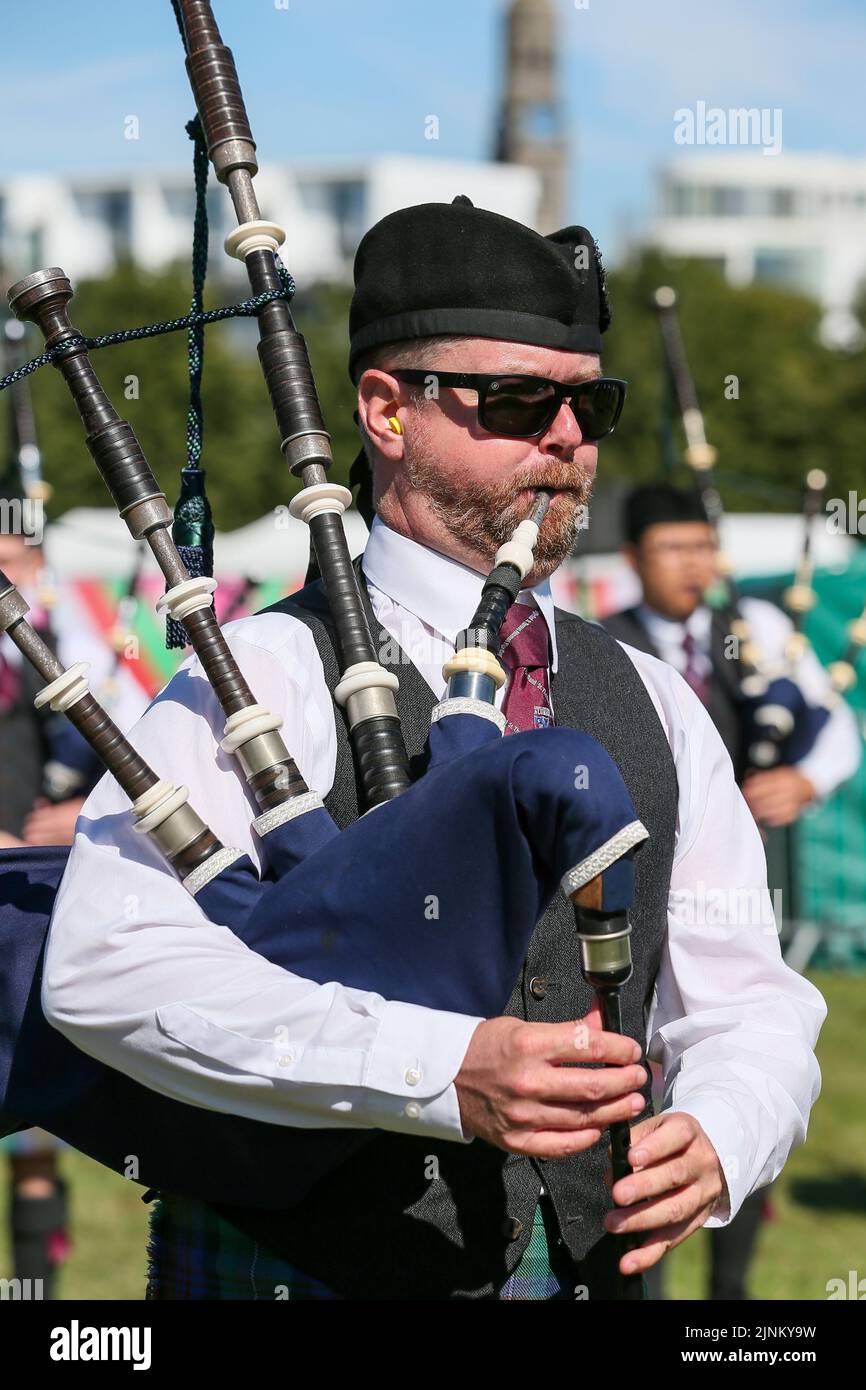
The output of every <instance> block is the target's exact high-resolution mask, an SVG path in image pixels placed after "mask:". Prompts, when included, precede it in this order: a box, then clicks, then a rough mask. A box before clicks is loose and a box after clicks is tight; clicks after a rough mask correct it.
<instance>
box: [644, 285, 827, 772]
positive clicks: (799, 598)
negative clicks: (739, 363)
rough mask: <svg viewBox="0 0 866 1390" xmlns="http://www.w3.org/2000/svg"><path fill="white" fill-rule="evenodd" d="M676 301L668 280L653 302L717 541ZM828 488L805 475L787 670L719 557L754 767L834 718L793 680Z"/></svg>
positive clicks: (793, 756)
mask: <svg viewBox="0 0 866 1390" xmlns="http://www.w3.org/2000/svg"><path fill="white" fill-rule="evenodd" d="M676 298H677V297H676V294H675V292H674V291H673V290H672V289H671V288H670V287H669V286H666V285H665V286H662V287H660V288H659V289H658V290H656V292H655V297H654V304H655V309H656V312H657V314H658V322H659V328H660V331H661V339H662V347H663V351H664V357H665V364H666V368H667V371H668V373H669V376H670V380H671V382H672V383H673V387H674V392H675V395H676V399H677V402H678V405H679V410H680V415H681V417H682V424H683V430H684V433H685V437H686V448H685V452H684V458H685V461H686V463H687V464H688V465H689V467H690V468H691V470H692V473H693V476H694V481H695V487H696V489H697V492H698V494H699V496H700V498H701V502H702V503H703V507H704V511H705V512H706V516H707V520H708V521H709V523H710V525H711V526H712V528H713V530H714V531H715V533H716V536H717V538H718V534H719V530H720V527H721V523H722V520H723V517H724V510H723V507H722V499H721V496H720V495H719V490H718V487H717V485H716V480H715V473H714V468H715V462H716V449H715V447H714V446H713V445H712V444H710V443H709V442H708V441H707V436H706V430H705V427H704V417H703V412H702V410H701V408H700V403H699V401H698V395H697V390H696V388H695V383H694V378H693V377H692V373H691V370H690V368H689V362H688V357H687V355H686V349H685V343H684V341H683V335H682V330H681V328H680V322H679V316H678V314H677V308H676ZM823 486H824V477H823V474H820V476H819V470H815V476H814V477H813V478H812V480H811V484H810V482H809V480H808V479H807V485H806V491H805V501H804V515H805V520H806V527H805V533H804V534H805V540H804V556H803V558H802V560H801V563H800V566H799V568H798V576H797V579H796V582H795V584H794V586H792V588H791V589H789V590H788V591H787V597H788V598H789V599H790V601H791V602H790V604H789V606H790V607H791V611H792V614H795V615H796V616H795V632H794V633H793V634H792V640H791V642H790V643H789V650H788V652H787V653H786V658H787V659H786V664H785V666H784V669H770V667H769V665H768V664H767V662H766V661H765V659H764V656H763V653H762V652H761V650H760V648H759V647H758V645H757V643H756V642H755V640H754V636H753V633H752V631H751V626H750V624H749V622H748V621H747V619H746V618H745V617H744V615H743V612H742V608H741V606H740V598H739V595H738V593H737V589H736V585H735V583H734V579H733V575H732V573H731V565H730V561H729V559H728V557H727V556H726V555H725V554H724V552H723V551H720V552H719V555H718V559H717V567H718V572H719V577H720V582H719V585H718V588H717V592H716V593H715V594H713V595H708V598H707V601H708V602H709V603H710V604H711V606H712V607H713V609H714V614H713V617H714V621H717V622H719V623H721V624H722V628H723V631H724V633H725V634H730V635H731V636H732V637H734V638H735V639H736V643H737V655H736V661H737V671H738V675H739V701H740V708H741V712H742V717H743V727H744V730H745V748H746V759H747V763H748V765H749V766H750V767H752V768H770V767H776V766H778V765H779V764H780V763H789V764H790V763H797V762H799V761H800V760H801V759H802V758H805V757H806V755H807V753H808V752H809V751H810V749H811V748H812V747H813V746H814V743H815V740H816V739H817V737H818V735H819V734H820V732H821V730H822V729H823V727H824V725H825V724H826V722H827V720H828V719H829V717H830V710H829V708H827V707H826V706H824V705H812V704H810V703H809V702H808V701H807V699H806V697H805V695H804V694H803V691H802V689H801V687H800V686H799V684H798V683H797V681H796V679H794V670H793V667H794V664H795V661H796V659H798V658H799V656H800V655H802V651H803V649H804V646H805V638H804V636H803V634H802V631H801V630H800V625H801V620H802V617H803V616H804V615H805V613H806V612H807V611H808V609H809V607H811V604H812V603H813V602H814V592H813V590H812V589H811V564H810V560H809V538H810V534H811V532H810V522H811V519H812V517H813V516H814V514H815V511H816V510H817V507H818V506H819V505H820V497H821V489H822V488H823ZM816 497H817V501H816V500H815V499H816Z"/></svg>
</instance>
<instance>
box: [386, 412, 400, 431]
mask: <svg viewBox="0 0 866 1390" xmlns="http://www.w3.org/2000/svg"><path fill="white" fill-rule="evenodd" d="M388 424H389V425H390V426H391V429H392V430H393V431H394V433H395V434H402V433H403V426H402V425H401V424H400V421H399V420H398V419H397V416H396V415H389V416H388Z"/></svg>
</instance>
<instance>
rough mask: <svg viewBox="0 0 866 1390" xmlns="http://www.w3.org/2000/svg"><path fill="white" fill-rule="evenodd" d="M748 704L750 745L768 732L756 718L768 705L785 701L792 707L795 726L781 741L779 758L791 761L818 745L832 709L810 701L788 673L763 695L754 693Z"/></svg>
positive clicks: (747, 734)
mask: <svg viewBox="0 0 866 1390" xmlns="http://www.w3.org/2000/svg"><path fill="white" fill-rule="evenodd" d="M745 705H746V716H747V724H746V746H747V747H748V746H749V745H750V744H752V743H755V742H758V741H760V740H762V739H764V738H766V733H765V731H764V730H763V729H762V727H761V725H760V724H759V723H758V722H757V721H756V719H755V715H756V714H757V713H758V711H759V710H760V709H761V708H762V707H763V706H765V705H781V706H782V708H783V709H786V710H789V711H790V713H791V714H792V715H793V718H794V727H793V729H792V730H791V732H790V734H789V735H788V737H787V738H786V739H783V741H782V742H781V744H780V745H779V761H780V762H781V763H784V764H787V765H789V766H790V765H791V764H793V763H798V762H800V760H801V758H805V757H806V756H807V754H808V753H810V752H811V751H812V749H813V747H814V746H815V741H816V739H817V737H818V735H819V734H820V732H821V730H822V729H823V727H824V725H825V724H826V723H827V720H828V719H829V718H830V711H829V710H828V709H827V708H826V706H824V705H810V704H809V703H808V701H807V699H806V696H805V695H804V694H803V691H802V690H801V689H800V686H799V685H798V684H797V682H796V681H792V680H790V679H789V678H788V677H787V676H778V677H777V678H776V679H775V680H771V681H770V683H769V685H768V686H767V689H766V691H765V693H764V694H763V695H760V696H757V697H756V696H753V697H751V698H749V699H747V700H746V701H745Z"/></svg>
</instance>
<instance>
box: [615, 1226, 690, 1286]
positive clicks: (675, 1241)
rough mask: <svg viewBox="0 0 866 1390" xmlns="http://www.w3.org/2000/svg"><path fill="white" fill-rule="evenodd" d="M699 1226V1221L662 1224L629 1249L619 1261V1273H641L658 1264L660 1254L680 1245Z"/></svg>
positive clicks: (664, 1253)
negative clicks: (634, 1247) (640, 1243)
mask: <svg viewBox="0 0 866 1390" xmlns="http://www.w3.org/2000/svg"><path fill="white" fill-rule="evenodd" d="M700 1226H701V1222H700V1221H680V1222H678V1223H677V1224H676V1225H674V1226H664V1227H663V1228H661V1229H660V1230H658V1231H654V1232H653V1234H652V1236H651V1237H650V1238H649V1239H648V1240H646V1241H644V1243H643V1245H639V1246H638V1247H637V1248H636V1249H635V1250H630V1251H629V1252H628V1254H627V1255H625V1256H623V1258H622V1259H621V1260H620V1262H619V1268H620V1273H621V1274H643V1273H644V1271H645V1270H648V1269H651V1268H652V1266H653V1265H654V1264H658V1262H659V1260H660V1259H661V1257H662V1255H666V1254H667V1252H668V1250H672V1249H673V1247H674V1246H675V1245H680V1244H681V1243H682V1242H683V1241H684V1240H685V1239H686V1237H687V1236H690V1235H691V1234H692V1232H693V1231H697V1230H698V1229H699V1227H700Z"/></svg>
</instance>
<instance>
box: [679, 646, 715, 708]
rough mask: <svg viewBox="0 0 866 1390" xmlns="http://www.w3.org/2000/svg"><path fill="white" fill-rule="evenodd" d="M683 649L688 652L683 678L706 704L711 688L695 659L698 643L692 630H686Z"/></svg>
mask: <svg viewBox="0 0 866 1390" xmlns="http://www.w3.org/2000/svg"><path fill="white" fill-rule="evenodd" d="M683 651H684V652H685V654H686V665H685V670H684V671H683V679H684V680H685V681H686V682H687V684H688V685H690V686H691V687H692V690H693V691H694V692H695V694H696V695H697V697H698V699H699V700H700V702H701V704H702V705H705V704H706V703H707V701H708V699H709V697H710V689H709V686H708V685H707V682H706V681H705V680H704V678H703V676H702V675H701V674H700V672H699V671H698V666H697V662H696V661H695V653H696V652H697V643H696V642H695V639H694V637H693V636H692V634H691V633H690V632H686V635H685V637H684V638H683Z"/></svg>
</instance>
